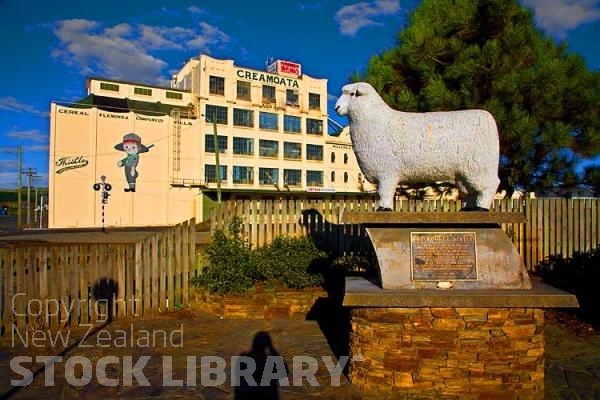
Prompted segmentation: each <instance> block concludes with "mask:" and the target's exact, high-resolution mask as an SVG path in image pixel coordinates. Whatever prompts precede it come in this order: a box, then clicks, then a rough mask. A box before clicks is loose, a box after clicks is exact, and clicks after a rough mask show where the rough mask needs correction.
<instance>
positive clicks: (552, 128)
mask: <svg viewBox="0 0 600 400" xmlns="http://www.w3.org/2000/svg"><path fill="white" fill-rule="evenodd" d="M398 39H399V45H398V46H397V47H396V48H392V49H390V50H387V51H385V52H383V53H382V54H381V55H379V56H375V57H373V58H372V59H371V60H370V62H369V65H368V67H367V70H366V73H365V74H364V76H354V77H353V79H354V80H365V81H368V82H369V83H371V84H372V85H373V86H374V87H375V89H376V90H377V91H378V92H379V93H380V94H381V95H382V97H383V98H384V100H385V101H386V102H387V103H388V104H389V105H390V106H391V107H393V108H396V109H399V110H403V111H420V112H424V111H450V110H457V109H470V108H480V109H485V110H487V111H489V112H491V113H492V115H494V117H495V118H496V121H497V123H498V128H499V133H500V152H501V158H500V171H499V174H500V178H501V188H502V189H507V190H509V191H512V190H513V189H517V188H518V189H524V190H528V191H530V190H543V189H549V188H555V187H567V186H572V185H574V184H575V185H576V184H578V182H579V181H578V179H577V178H578V177H577V176H576V174H575V173H574V167H575V165H576V163H577V161H578V160H580V159H581V158H586V157H591V156H595V155H596V154H597V153H598V152H599V151H600V135H599V133H600V73H597V72H591V71H589V70H588V68H587V67H586V65H585V62H584V61H583V59H582V58H581V57H580V56H578V55H575V54H570V53H569V52H568V47H567V45H566V44H557V43H556V42H555V41H554V40H553V39H552V38H550V37H547V36H545V35H544V34H543V33H542V32H540V31H539V30H538V29H537V28H535V26H534V24H533V19H532V15H531V13H530V11H529V10H527V9H526V8H524V7H523V6H522V5H521V4H520V3H519V2H518V1H516V0H423V1H422V2H421V3H420V5H419V6H418V7H417V8H416V9H415V11H414V12H413V14H412V15H411V19H410V24H409V26H408V27H406V29H404V30H402V31H400V33H399V36H398Z"/></svg>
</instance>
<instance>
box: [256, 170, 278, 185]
mask: <svg viewBox="0 0 600 400" xmlns="http://www.w3.org/2000/svg"><path fill="white" fill-rule="evenodd" d="M278 182H279V170H278V169H277V168H259V169H258V183H259V184H261V185H276V184H277V183H278Z"/></svg>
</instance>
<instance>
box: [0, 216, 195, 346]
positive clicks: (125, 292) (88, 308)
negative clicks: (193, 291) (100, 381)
mask: <svg viewBox="0 0 600 400" xmlns="http://www.w3.org/2000/svg"><path fill="white" fill-rule="evenodd" d="M195 245H196V243H195V223H194V220H190V221H186V222H184V223H181V224H179V225H177V226H175V227H168V228H165V229H163V230H160V231H157V232H150V233H149V235H148V236H146V237H145V238H144V239H142V240H139V241H137V242H129V243H93V244H61V243H52V244H47V243H42V244H39V243H36V244H28V243H17V244H10V243H8V244H4V245H3V246H2V247H0V313H1V315H0V336H2V335H5V334H8V333H9V332H10V330H11V329H14V328H16V329H18V330H19V332H20V334H23V332H25V329H26V327H27V329H29V330H35V329H40V328H44V329H56V328H64V327H68V326H80V325H86V324H100V323H103V322H107V321H109V320H111V319H114V318H128V317H139V316H147V315H151V314H155V313H158V312H160V311H164V310H167V309H173V308H174V307H178V306H179V305H185V306H187V305H189V303H190V290H189V288H190V285H189V279H190V277H191V275H193V273H194V272H195V271H194V270H195V268H196V257H195ZM13 327H14V328H13Z"/></svg>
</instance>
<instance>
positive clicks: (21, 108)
mask: <svg viewBox="0 0 600 400" xmlns="http://www.w3.org/2000/svg"><path fill="white" fill-rule="evenodd" d="M0 110H6V111H12V112H18V113H25V114H32V115H35V116H37V117H47V116H48V112H47V111H39V110H37V109H36V108H35V107H33V106H31V105H29V104H23V103H21V102H19V100H17V99H15V98H14V97H10V96H7V97H0Z"/></svg>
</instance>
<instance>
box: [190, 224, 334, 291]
mask: <svg viewBox="0 0 600 400" xmlns="http://www.w3.org/2000/svg"><path fill="white" fill-rule="evenodd" d="M241 226H242V225H241V220H240V219H239V218H236V219H234V220H233V222H232V223H231V224H229V226H228V229H227V231H224V230H216V231H215V233H214V234H213V236H212V240H211V243H210V244H209V245H208V246H207V247H206V249H205V250H204V256H205V257H206V259H207V263H208V265H207V266H205V267H204V268H203V269H202V274H201V275H199V276H196V277H194V278H192V280H191V281H192V284H193V285H195V286H197V287H202V288H205V289H207V290H208V291H209V292H211V293H219V294H224V293H244V292H247V291H249V290H251V289H252V288H253V287H254V285H255V284H256V283H257V282H264V283H265V284H266V285H267V286H271V287H274V286H283V287H287V288H293V289H303V288H307V287H315V286H319V285H320V284H321V283H323V279H324V278H323V272H324V271H325V267H326V265H327V254H326V253H325V252H323V251H320V250H319V249H317V247H316V246H315V244H314V242H313V240H312V239H310V238H308V237H300V238H291V237H285V236H279V237H276V238H275V239H274V240H273V242H272V243H271V244H269V245H267V246H264V247H261V248H258V249H256V250H252V249H251V248H250V246H249V245H248V244H247V243H246V240H245V235H244V232H243V230H242V228H241Z"/></svg>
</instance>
